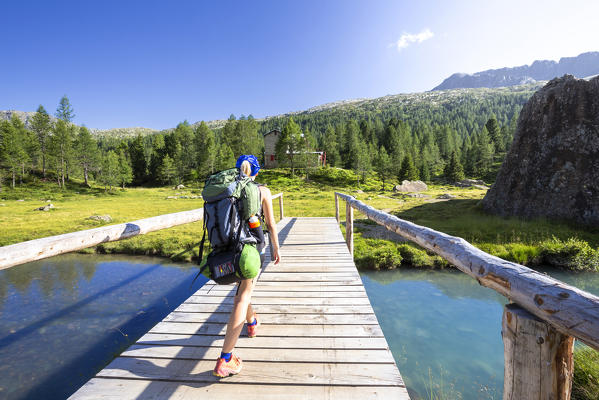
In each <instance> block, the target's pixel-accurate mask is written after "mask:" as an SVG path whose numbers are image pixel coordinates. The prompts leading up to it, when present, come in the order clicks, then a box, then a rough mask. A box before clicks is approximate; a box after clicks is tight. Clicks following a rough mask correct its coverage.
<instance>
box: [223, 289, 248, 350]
mask: <svg viewBox="0 0 599 400" xmlns="http://www.w3.org/2000/svg"><path fill="white" fill-rule="evenodd" d="M252 288H253V287H252V281H251V280H250V279H244V280H242V281H241V282H240V283H239V292H238V293H237V295H235V303H234V304H233V311H231V316H230V317H229V323H228V324H227V333H226V334H225V342H224V343H223V353H230V352H232V351H233V348H234V347H235V344H236V343H237V339H238V338H239V334H240V333H241V329H242V328H243V323H244V322H245V321H244V319H245V316H246V313H247V310H248V307H249V304H250V299H251V298H252Z"/></svg>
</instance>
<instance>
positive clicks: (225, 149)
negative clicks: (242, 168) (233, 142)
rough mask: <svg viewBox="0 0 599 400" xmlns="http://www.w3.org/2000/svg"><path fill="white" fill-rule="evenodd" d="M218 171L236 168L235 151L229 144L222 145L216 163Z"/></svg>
mask: <svg viewBox="0 0 599 400" xmlns="http://www.w3.org/2000/svg"><path fill="white" fill-rule="evenodd" d="M216 164H217V167H216V169H217V170H218V171H221V170H225V169H229V168H233V167H234V166H235V156H234V155H233V150H231V148H230V147H229V145H227V144H222V145H221V146H220V150H219V152H218V158H217V161H216Z"/></svg>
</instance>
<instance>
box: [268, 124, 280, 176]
mask: <svg viewBox="0 0 599 400" xmlns="http://www.w3.org/2000/svg"><path fill="white" fill-rule="evenodd" d="M280 136H281V131H280V130H278V129H273V130H272V131H270V132H268V133H265V134H264V167H265V168H276V167H277V160H276V155H275V146H276V145H277V141H278V140H279V137H280Z"/></svg>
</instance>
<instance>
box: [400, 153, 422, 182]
mask: <svg viewBox="0 0 599 400" xmlns="http://www.w3.org/2000/svg"><path fill="white" fill-rule="evenodd" d="M398 178H399V181H400V182H402V181H404V180H408V181H415V180H417V179H418V169H417V168H416V166H415V165H414V161H413V159H412V156H411V155H410V154H406V156H405V157H404V159H403V160H402V162H401V168H400V169H399V174H398Z"/></svg>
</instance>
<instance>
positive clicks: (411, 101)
mask: <svg viewBox="0 0 599 400" xmlns="http://www.w3.org/2000/svg"><path fill="white" fill-rule="evenodd" d="M543 84H544V82H535V83H533V84H528V85H521V86H512V87H503V88H492V89H489V88H474V89H454V90H445V91H434V92H422V93H407V94H395V95H387V96H383V97H378V98H374V99H353V100H340V101H336V102H331V103H326V104H322V105H318V106H315V107H312V108H309V109H307V110H303V111H295V112H288V113H284V114H279V115H274V116H267V117H265V118H257V119H256V121H257V122H259V123H260V132H262V133H266V132H268V131H269V130H271V129H273V128H276V127H281V126H282V125H283V124H284V121H285V120H287V119H288V118H289V117H290V116H293V118H294V119H295V120H296V121H297V122H299V123H300V124H301V125H302V126H307V127H309V128H310V129H311V130H312V131H314V132H315V133H316V135H317V136H319V134H320V133H321V132H324V130H325V129H326V125H327V124H329V123H331V124H334V123H336V122H343V121H347V120H349V119H381V120H387V119H390V118H397V119H403V120H406V121H407V122H409V121H411V120H416V119H418V118H419V116H421V115H423V114H426V115H427V116H428V117H430V118H431V119H432V120H433V121H434V122H437V123H451V116H458V117H459V116H460V115H462V114H464V112H465V111H466V110H469V109H472V108H473V109H479V110H480V111H481V113H482V114H484V115H482V114H481V118H482V117H484V118H486V117H487V114H490V113H493V112H494V113H495V114H496V115H497V118H498V120H499V121H502V122H507V121H508V120H509V119H510V118H511V117H512V115H513V113H514V112H516V111H518V110H519V108H520V107H521V106H522V105H523V104H524V102H525V101H526V100H528V98H529V97H530V96H532V94H533V93H534V92H535V91H536V90H537V89H539V88H540V87H541V86H542V85H543ZM505 106H509V107H507V108H506V110H507V109H509V111H506V112H505V113H504V112H502V110H501V109H503V108H505ZM512 106H515V107H516V109H514V107H512ZM13 114H16V115H17V116H18V117H19V118H21V120H23V121H24V122H25V124H26V125H27V126H28V125H29V121H30V119H31V118H32V116H33V114H34V112H24V111H15V110H8V111H0V120H3V119H4V120H9V119H10V118H11V116H12V115H13ZM485 121H486V119H485ZM485 121H482V119H481V121H477V122H476V124H477V125H480V124H481V123H484V122H485ZM226 122H227V120H212V121H206V124H207V125H208V127H209V128H210V129H214V130H219V129H221V128H223V127H224V125H225V124H226ZM456 123H458V122H456V121H454V122H453V123H451V124H452V125H455V124H456ZM199 124H200V121H197V122H195V123H193V124H192V127H195V126H197V125H199ZM172 129H173V128H171V129H165V130H162V131H160V130H156V129H151V128H144V127H131V128H113V129H90V132H91V133H92V135H94V136H95V137H97V138H102V139H105V138H118V139H126V138H133V137H136V136H137V135H141V136H147V135H152V134H155V133H158V132H164V133H166V132H168V131H171V130H172Z"/></svg>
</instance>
